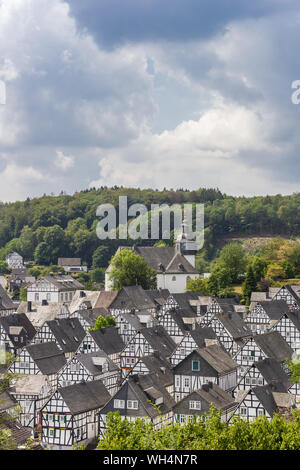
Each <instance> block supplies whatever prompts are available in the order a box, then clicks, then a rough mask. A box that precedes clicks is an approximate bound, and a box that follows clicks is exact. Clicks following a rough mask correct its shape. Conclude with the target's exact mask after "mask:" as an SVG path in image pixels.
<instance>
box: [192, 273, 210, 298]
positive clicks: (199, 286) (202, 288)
mask: <svg viewBox="0 0 300 470" xmlns="http://www.w3.org/2000/svg"><path fill="white" fill-rule="evenodd" d="M186 290H187V291H191V292H201V293H202V294H204V295H209V293H210V292H209V289H208V286H207V279H201V277H197V278H196V279H190V280H189V281H187V283H186Z"/></svg>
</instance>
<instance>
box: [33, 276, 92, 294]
mask: <svg viewBox="0 0 300 470" xmlns="http://www.w3.org/2000/svg"><path fill="white" fill-rule="evenodd" d="M42 280H45V281H48V282H50V284H52V285H54V286H55V287H56V288H57V289H58V291H59V292H60V291H63V292H65V291H74V290H77V289H82V290H83V289H84V287H83V285H82V284H81V283H80V282H78V281H77V280H76V279H74V278H73V277H72V276H68V275H62V274H61V275H59V276H44V277H41V278H40V279H38V280H37V281H36V283H38V282H39V281H42Z"/></svg>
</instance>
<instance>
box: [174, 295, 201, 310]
mask: <svg viewBox="0 0 300 470" xmlns="http://www.w3.org/2000/svg"><path fill="white" fill-rule="evenodd" d="M191 294H192V295H191ZM172 297H173V298H174V300H176V302H177V304H178V307H177V308H181V309H184V310H186V311H190V314H191V315H192V314H194V316H196V315H197V307H196V306H192V305H191V303H190V301H192V300H196V301H197V300H198V296H197V295H195V294H194V293H191V292H184V293H179V294H172Z"/></svg>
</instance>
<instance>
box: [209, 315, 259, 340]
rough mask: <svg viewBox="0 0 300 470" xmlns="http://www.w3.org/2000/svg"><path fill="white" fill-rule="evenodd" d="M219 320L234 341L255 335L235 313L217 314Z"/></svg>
mask: <svg viewBox="0 0 300 470" xmlns="http://www.w3.org/2000/svg"><path fill="white" fill-rule="evenodd" d="M215 318H217V319H218V320H219V321H220V322H221V323H222V325H223V326H224V327H225V328H226V330H227V331H228V332H229V334H230V335H231V336H232V338H233V339H234V340H238V339H242V338H246V337H249V336H252V335H253V333H252V331H251V330H250V328H249V327H248V325H247V324H246V323H245V322H244V320H243V319H242V318H241V316H240V315H239V314H238V313H237V312H235V311H226V312H222V313H216V315H215Z"/></svg>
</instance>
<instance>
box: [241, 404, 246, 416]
mask: <svg viewBox="0 0 300 470" xmlns="http://www.w3.org/2000/svg"><path fill="white" fill-rule="evenodd" d="M247 414H248V413H247V408H246V407H244V406H241V415H242V416H247Z"/></svg>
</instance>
